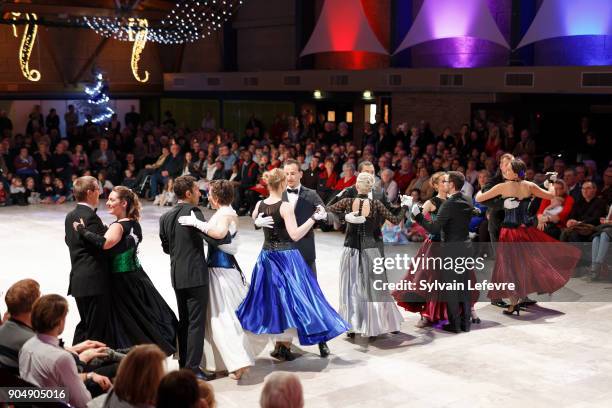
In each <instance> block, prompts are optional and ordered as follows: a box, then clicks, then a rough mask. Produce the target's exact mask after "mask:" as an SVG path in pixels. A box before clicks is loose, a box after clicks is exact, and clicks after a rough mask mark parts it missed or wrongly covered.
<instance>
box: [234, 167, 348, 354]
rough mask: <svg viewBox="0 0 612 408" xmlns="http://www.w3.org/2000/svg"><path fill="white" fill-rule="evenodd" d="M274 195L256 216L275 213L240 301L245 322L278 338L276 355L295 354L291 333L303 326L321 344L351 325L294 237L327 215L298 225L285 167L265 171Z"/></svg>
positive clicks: (308, 340)
mask: <svg viewBox="0 0 612 408" xmlns="http://www.w3.org/2000/svg"><path fill="white" fill-rule="evenodd" d="M264 177H265V179H266V182H267V185H268V189H269V191H270V196H269V197H268V198H267V199H265V200H263V201H260V202H259V203H257V206H256V207H255V210H254V211H253V218H257V217H258V215H260V214H262V215H263V216H264V217H272V221H273V225H272V226H271V227H266V228H264V236H265V240H264V245H263V248H262V251H261V253H260V254H259V257H258V258H257V262H256V264H255V267H254V269H253V274H252V275H251V286H250V288H249V292H248V294H247V296H246V298H245V299H244V301H243V302H242V304H241V305H240V306H239V307H238V310H237V312H236V313H237V315H238V319H239V320H240V323H241V324H242V327H243V328H244V329H245V330H248V331H250V332H252V333H255V334H258V335H264V336H270V337H271V338H273V339H274V340H276V347H275V350H274V352H273V353H272V356H273V357H276V358H279V359H283V360H293V358H294V357H293V355H292V354H291V351H290V350H291V338H292V334H293V333H294V332H297V336H298V338H299V341H300V344H302V345H315V344H319V343H321V342H325V341H328V340H330V339H332V338H334V337H336V336H338V335H340V334H342V333H344V332H346V331H347V330H348V323H346V322H345V321H344V320H343V319H342V318H341V317H340V315H339V314H338V312H336V310H334V309H333V308H332V307H331V305H330V304H329V303H328V302H327V300H326V299H325V296H324V295H323V292H322V291H321V288H320V287H319V284H318V283H317V280H316V279H315V278H314V274H313V273H312V272H311V271H310V268H309V267H308V264H307V263H306V261H304V258H303V257H302V255H301V254H300V252H299V251H298V250H297V249H295V246H294V241H297V240H299V239H300V238H301V237H303V236H304V235H305V234H306V233H307V232H308V231H309V230H310V229H311V228H312V226H313V225H314V224H315V221H317V220H319V219H323V218H325V217H326V214H325V210H324V209H322V208H321V209H319V210H318V211H317V212H315V213H314V214H313V216H312V217H311V218H310V219H308V220H307V221H306V222H305V223H303V224H302V225H300V226H299V227H298V226H297V223H296V221H295V214H294V209H293V206H292V205H291V204H290V203H289V202H283V200H282V192H283V191H284V190H285V188H286V185H287V182H286V179H285V174H284V172H283V171H282V170H281V169H273V170H271V171H269V172H267V173H266V174H264Z"/></svg>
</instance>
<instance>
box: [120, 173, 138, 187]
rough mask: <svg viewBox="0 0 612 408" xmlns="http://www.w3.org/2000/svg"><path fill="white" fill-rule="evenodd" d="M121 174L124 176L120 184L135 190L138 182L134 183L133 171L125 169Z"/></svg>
mask: <svg viewBox="0 0 612 408" xmlns="http://www.w3.org/2000/svg"><path fill="white" fill-rule="evenodd" d="M123 175H124V177H123V181H122V182H121V185H122V186H126V187H127V188H129V189H130V190H135V189H136V187H137V185H138V184H137V183H136V182H137V180H136V177H134V172H133V171H132V170H130V169H125V171H124V172H123Z"/></svg>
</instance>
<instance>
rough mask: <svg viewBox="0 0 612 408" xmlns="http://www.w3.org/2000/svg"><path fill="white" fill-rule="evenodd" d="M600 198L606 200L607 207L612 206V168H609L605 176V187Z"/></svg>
mask: <svg viewBox="0 0 612 408" xmlns="http://www.w3.org/2000/svg"><path fill="white" fill-rule="evenodd" d="M599 196H600V197H601V198H602V199H603V200H604V202H605V203H606V205H607V206H610V204H612V167H608V168H607V169H606V170H605V171H604V174H603V187H602V189H601V191H600V192H599Z"/></svg>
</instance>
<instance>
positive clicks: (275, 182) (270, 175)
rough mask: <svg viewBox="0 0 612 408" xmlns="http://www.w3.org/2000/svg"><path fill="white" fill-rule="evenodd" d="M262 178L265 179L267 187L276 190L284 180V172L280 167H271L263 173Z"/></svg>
mask: <svg viewBox="0 0 612 408" xmlns="http://www.w3.org/2000/svg"><path fill="white" fill-rule="evenodd" d="M263 179H264V180H265V181H266V184H267V185H268V187H270V188H271V189H272V190H278V189H279V188H280V187H281V185H282V183H283V182H284V181H285V180H286V177H285V172H284V171H283V170H282V169H280V168H276V169H272V170H270V171H266V172H265V173H264V175H263Z"/></svg>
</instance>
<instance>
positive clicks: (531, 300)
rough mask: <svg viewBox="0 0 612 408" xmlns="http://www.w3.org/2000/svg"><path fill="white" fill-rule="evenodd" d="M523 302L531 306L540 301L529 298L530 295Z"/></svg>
mask: <svg viewBox="0 0 612 408" xmlns="http://www.w3.org/2000/svg"><path fill="white" fill-rule="evenodd" d="M521 303H523V304H524V305H525V306H531V305H535V304H536V303H538V301H537V300H533V299H529V298H528V297H526V298H525V299H523V301H522V302H521Z"/></svg>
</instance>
